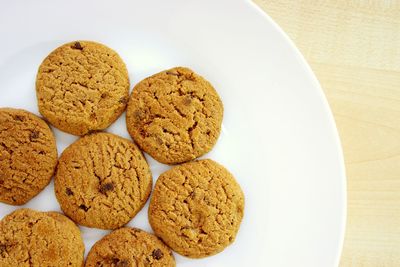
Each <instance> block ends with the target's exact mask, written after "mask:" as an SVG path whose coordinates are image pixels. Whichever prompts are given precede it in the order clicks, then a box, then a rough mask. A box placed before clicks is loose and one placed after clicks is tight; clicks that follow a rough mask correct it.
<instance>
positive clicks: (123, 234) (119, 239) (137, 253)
mask: <svg viewBox="0 0 400 267" xmlns="http://www.w3.org/2000/svg"><path fill="white" fill-rule="evenodd" d="M97 266H116V267H128V266H153V267H157V266H160V267H161V266H162V267H173V266H175V259H174V256H173V255H172V252H171V250H170V249H169V248H168V247H167V246H166V245H165V244H164V243H163V242H162V241H161V240H160V239H158V238H157V237H156V236H155V235H152V234H149V233H146V232H145V231H142V230H139V229H136V228H128V227H125V228H120V229H118V230H115V231H113V232H111V233H110V234H108V235H106V236H105V237H103V238H102V239H101V240H99V241H97V242H96V244H94V245H93V247H92V249H91V250H90V252H89V255H88V257H87V259H86V264H85V267H97Z"/></svg>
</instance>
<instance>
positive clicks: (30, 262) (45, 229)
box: [0, 209, 85, 267]
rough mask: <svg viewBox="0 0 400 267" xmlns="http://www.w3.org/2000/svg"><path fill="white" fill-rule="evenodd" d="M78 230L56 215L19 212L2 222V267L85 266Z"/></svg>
mask: <svg viewBox="0 0 400 267" xmlns="http://www.w3.org/2000/svg"><path fill="white" fill-rule="evenodd" d="M84 251H85V247H84V244H83V241H82V238H81V233H80V231H79V228H78V227H77V226H76V225H75V224H74V223H73V222H72V221H71V220H69V219H68V218H67V217H65V216H64V215H61V214H60V213H57V212H39V211H34V210H31V209H19V210H16V211H14V212H13V213H11V214H9V215H7V216H6V217H4V218H3V220H1V221H0V266H2V267H15V266H41V267H46V266H52V267H56V266H60V267H65V266H71V267H81V266H83V259H84V258H83V257H84Z"/></svg>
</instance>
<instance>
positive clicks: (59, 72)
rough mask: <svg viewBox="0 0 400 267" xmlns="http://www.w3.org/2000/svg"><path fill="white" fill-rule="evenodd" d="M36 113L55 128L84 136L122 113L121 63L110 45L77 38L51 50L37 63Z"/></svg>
mask: <svg viewBox="0 0 400 267" xmlns="http://www.w3.org/2000/svg"><path fill="white" fill-rule="evenodd" d="M36 95H37V100H38V105H39V111H40V113H41V114H42V115H43V116H44V117H45V118H46V119H47V120H48V121H49V122H50V123H51V124H53V125H54V126H55V127H57V128H59V129H60V130H62V131H64V132H67V133H70V134H74V135H84V134H86V133H88V132H90V131H95V130H102V129H105V128H107V127H108V126H109V125H110V124H111V123H113V122H114V121H115V120H116V119H117V118H118V117H119V116H120V115H121V114H122V112H123V111H124V109H125V107H126V104H127V100H128V97H129V77H128V71H127V69H126V66H125V63H124V62H123V61H122V59H121V58H120V56H119V55H118V54H117V53H116V52H115V51H114V50H112V49H110V48H108V47H106V46H104V45H102V44H99V43H95V42H90V41H76V42H71V43H67V44H64V45H62V46H60V47H58V48H57V49H56V50H54V51H53V52H51V53H50V55H48V56H47V57H46V58H45V59H44V61H43V62H42V64H41V65H40V67H39V71H38V74H37V77H36Z"/></svg>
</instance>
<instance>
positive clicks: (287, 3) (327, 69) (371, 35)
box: [254, 0, 400, 267]
mask: <svg viewBox="0 0 400 267" xmlns="http://www.w3.org/2000/svg"><path fill="white" fill-rule="evenodd" d="M254 1H255V2H256V3H257V4H258V5H259V6H260V7H261V8H262V9H263V10H265V12H267V13H268V14H269V15H270V16H271V17H272V18H273V19H274V20H275V21H276V22H277V23H278V24H279V25H280V26H281V27H282V28H283V30H284V31H285V32H286V33H287V34H288V35H289V36H290V37H291V39H292V40H293V41H294V42H295V43H296V45H297V47H298V48H299V49H300V51H301V52H302V53H303V55H304V56H305V58H306V59H307V61H308V62H309V64H310V65H311V67H312V69H313V70H314V72H315V74H316V76H317V78H318V79H319V81H320V83H321V85H322V88H323V89H324V91H325V94H326V95H327V98H328V101H329V103H330V105H331V108H332V110H333V114H334V116H335V120H336V124H337V127H338V130H339V134H340V137H341V140H342V145H343V149H344V156H345V161H346V169H347V179H348V180H347V184H348V218H347V230H346V237H345V242H344V248H343V253H342V258H341V264H340V266H346V267H347V266H357V267H359V266H373V267H381V266H393V267H395V266H400V0H397V1H396V0H392V1H391V0H386V1H384V0H375V1H363V0H358V1H356V0H300V1H293V0H278V1H270V0H254Z"/></svg>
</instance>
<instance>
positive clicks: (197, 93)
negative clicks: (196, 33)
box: [126, 67, 223, 164]
mask: <svg viewBox="0 0 400 267" xmlns="http://www.w3.org/2000/svg"><path fill="white" fill-rule="evenodd" d="M222 115H223V105H222V102H221V99H220V98H219V96H218V94H217V92H216V91H215V89H214V88H213V86H212V85H211V84H210V83H209V82H208V81H206V80H205V79H204V78H202V77H201V76H199V75H197V74H196V73H194V72H193V71H192V70H190V69H188V68H182V67H177V68H173V69H170V70H166V71H163V72H160V73H157V74H155V75H153V76H151V77H148V78H146V79H144V80H143V81H141V82H140V83H138V84H137V85H136V86H135V87H134V88H133V92H132V94H131V96H130V98H129V102H128V108H127V113H126V123H127V128H128V132H129V134H130V135H131V136H132V138H133V139H134V140H135V142H136V143H137V144H138V146H139V147H140V148H141V149H142V150H143V151H145V152H147V153H148V154H150V156H152V157H153V158H154V159H156V160H157V161H159V162H162V163H166V164H176V163H182V162H186V161H189V160H192V159H195V158H197V157H199V156H201V155H203V154H205V153H207V152H208V151H210V150H211V149H212V147H213V146H214V145H215V143H216V142H217V139H218V136H219V134H220V131H221V123H222Z"/></svg>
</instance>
